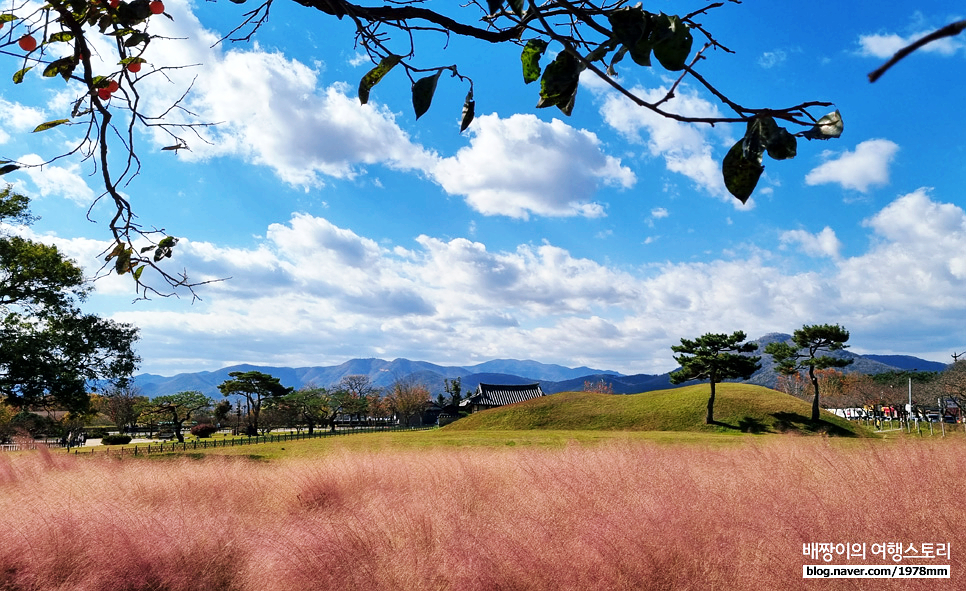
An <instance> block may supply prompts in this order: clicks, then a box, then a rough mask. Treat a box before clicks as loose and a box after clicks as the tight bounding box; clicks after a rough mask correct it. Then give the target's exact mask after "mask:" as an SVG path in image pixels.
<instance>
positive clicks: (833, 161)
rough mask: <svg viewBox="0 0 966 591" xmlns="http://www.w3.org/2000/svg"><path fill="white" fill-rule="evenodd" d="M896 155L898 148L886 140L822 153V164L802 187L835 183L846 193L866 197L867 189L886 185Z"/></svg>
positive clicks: (806, 177) (876, 140)
mask: <svg viewBox="0 0 966 591" xmlns="http://www.w3.org/2000/svg"><path fill="white" fill-rule="evenodd" d="M898 151H899V146H898V145H897V144H896V143H894V142H891V141H889V140H885V139H874V140H867V141H864V142H862V143H861V144H859V145H858V146H856V147H855V151H854V152H850V151H848V150H846V151H845V152H843V153H841V154H836V153H835V152H832V151H826V152H824V153H823V157H824V158H825V160H826V161H825V162H824V163H822V164H820V165H818V166H817V167H815V168H814V169H812V171H811V172H809V173H808V174H807V175H806V176H805V183H806V184H809V185H822V184H828V183H836V184H839V185H841V186H842V187H843V188H845V189H853V190H855V191H859V192H860V193H865V192H867V191H868V190H869V187H872V186H875V185H886V184H888V183H889V164H891V162H892V159H893V158H894V157H895V155H896V152H898Z"/></svg>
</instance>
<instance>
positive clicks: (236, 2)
mask: <svg viewBox="0 0 966 591" xmlns="http://www.w3.org/2000/svg"><path fill="white" fill-rule="evenodd" d="M231 1H232V2H234V3H235V4H244V3H245V2H247V0H231Z"/></svg>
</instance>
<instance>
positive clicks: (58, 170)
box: [19, 154, 94, 206]
mask: <svg viewBox="0 0 966 591" xmlns="http://www.w3.org/2000/svg"><path fill="white" fill-rule="evenodd" d="M19 162H20V163H21V164H23V165H24V167H23V168H21V169H20V172H23V173H25V174H26V175H27V176H28V177H29V178H30V181H31V182H32V183H33V184H34V187H36V190H37V193H38V194H40V196H41V197H48V196H54V197H64V198H66V199H69V200H71V201H73V202H75V203H77V204H79V205H86V206H89V205H90V204H91V201H93V200H94V191H93V190H92V189H91V188H90V187H89V186H88V185H87V182H86V181H85V180H84V179H83V178H82V177H81V173H80V166H79V165H77V164H67V165H65V166H58V165H56V164H44V163H43V162H44V160H43V158H41V157H40V156H38V155H37V154H27V155H25V156H22V157H21V158H20V160H19Z"/></svg>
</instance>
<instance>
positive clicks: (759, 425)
mask: <svg viewBox="0 0 966 591" xmlns="http://www.w3.org/2000/svg"><path fill="white" fill-rule="evenodd" d="M771 416H772V417H774V419H775V420H774V422H770V421H768V422H766V421H763V420H762V419H759V418H757V417H748V416H746V417H742V418H740V419H738V424H737V425H732V424H729V423H723V422H721V421H714V422H713V423H712V424H713V425H714V426H715V427H719V428H721V429H727V430H729V431H740V432H741V433H753V434H756V435H757V434H761V433H801V434H824V435H828V436H831V437H858V434H857V433H855V432H853V431H850V430H849V429H845V428H843V427H840V426H839V425H836V424H834V423H829V422H827V421H823V420H819V421H818V422H812V419H811V417H807V416H805V415H803V414H799V413H795V412H776V413H772V415H771Z"/></svg>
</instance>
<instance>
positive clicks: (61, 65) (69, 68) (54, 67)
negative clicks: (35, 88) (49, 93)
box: [44, 56, 77, 80]
mask: <svg viewBox="0 0 966 591" xmlns="http://www.w3.org/2000/svg"><path fill="white" fill-rule="evenodd" d="M76 67H77V58H76V57H74V56H70V57H62V58H60V59H58V60H54V61H52V62H50V64H48V65H47V67H46V68H44V78H53V77H54V76H56V75H58V74H60V76H61V77H62V78H63V79H64V80H70V75H71V74H73V73H74V68H76Z"/></svg>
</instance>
